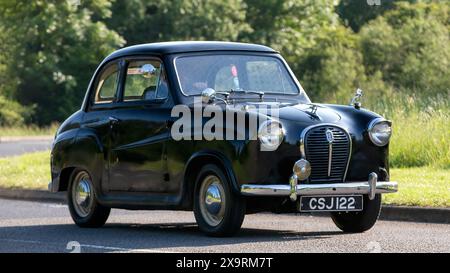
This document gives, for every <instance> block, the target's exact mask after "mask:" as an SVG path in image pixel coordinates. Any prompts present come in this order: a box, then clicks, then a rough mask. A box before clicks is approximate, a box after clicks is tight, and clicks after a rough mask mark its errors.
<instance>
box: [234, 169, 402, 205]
mask: <svg viewBox="0 0 450 273" xmlns="http://www.w3.org/2000/svg"><path fill="white" fill-rule="evenodd" d="M289 183H290V185H256V184H244V185H242V186H241V194H242V195H245V196H289V197H290V198H291V200H292V201H295V200H296V199H297V196H299V195H352V194H367V195H368V196H369V198H370V199H371V200H372V199H373V198H375V194H378V193H393V192H397V190H398V184H397V182H393V181H388V182H382V181H377V175H376V174H375V173H371V174H370V175H369V179H368V181H362V182H348V183H333V184H297V179H296V177H295V176H292V177H291V179H290V181H289Z"/></svg>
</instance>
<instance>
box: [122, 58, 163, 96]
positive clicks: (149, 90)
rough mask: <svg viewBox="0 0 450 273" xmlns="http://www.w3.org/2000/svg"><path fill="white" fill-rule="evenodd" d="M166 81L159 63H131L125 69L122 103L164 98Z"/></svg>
mask: <svg viewBox="0 0 450 273" xmlns="http://www.w3.org/2000/svg"><path fill="white" fill-rule="evenodd" d="M167 95H168V89H167V80H166V76H165V73H164V71H163V68H162V64H161V62H159V61H148V60H147V61H133V62H130V64H129V65H128V68H127V75H126V81H125V90H124V97H123V100H124V101H136V100H153V99H160V98H166V97H167Z"/></svg>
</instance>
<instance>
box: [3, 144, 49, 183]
mask: <svg viewBox="0 0 450 273" xmlns="http://www.w3.org/2000/svg"><path fill="white" fill-rule="evenodd" d="M49 181H50V152H49V151H46V152H38V153H31V154H25V155H21V156H14V157H7V158H0V187H2V188H9V189H41V190H45V189H47V185H48V182H49Z"/></svg>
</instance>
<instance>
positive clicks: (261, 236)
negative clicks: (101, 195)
mask: <svg viewBox="0 0 450 273" xmlns="http://www.w3.org/2000/svg"><path fill="white" fill-rule="evenodd" d="M78 246H79V250H80V251H81V252H157V253H161V252H162V253H165V252H188V253H191V252H450V225H446V224H426V223H411V222H393V221H379V222H378V223H377V225H376V226H375V227H374V228H373V229H372V230H370V231H368V232H366V233H363V234H344V233H342V232H341V231H339V230H338V229H337V228H336V227H335V226H334V224H333V223H332V221H331V220H330V219H329V218H328V217H312V216H298V215H294V214H290V215H276V214H254V215H248V216H247V217H246V219H245V222H244V224H243V229H242V231H241V232H240V233H239V234H238V235H237V236H236V237H232V238H210V237H206V236H204V235H203V234H202V233H200V231H199V230H198V228H197V225H196V224H195V221H194V217H193V214H192V213H191V212H174V211H126V210H113V211H112V213H111V216H110V218H109V220H108V222H107V224H106V225H105V226H104V227H103V228H99V229H81V228H78V227H76V226H75V225H74V224H73V223H72V220H71V219H70V216H69V212H68V209H67V206H66V205H63V204H56V203H37V202H27V201H16V200H5V199H0V252H71V251H73V250H78Z"/></svg>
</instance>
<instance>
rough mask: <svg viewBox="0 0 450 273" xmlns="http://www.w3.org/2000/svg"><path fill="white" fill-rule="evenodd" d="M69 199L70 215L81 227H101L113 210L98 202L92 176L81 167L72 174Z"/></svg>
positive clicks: (68, 191)
mask: <svg viewBox="0 0 450 273" xmlns="http://www.w3.org/2000/svg"><path fill="white" fill-rule="evenodd" d="M67 201H68V206H69V211H70V215H71V216H72V219H73V221H74V222H75V224H76V225H78V226H79V227H87V228H95V227H101V226H103V225H104V224H105V223H106V220H107V219H108V217H109V213H110V211H111V208H108V207H104V206H102V205H100V204H99V203H98V200H97V196H96V194H95V189H94V185H93V183H92V179H91V176H90V175H89V173H88V172H87V171H85V170H81V169H76V170H74V171H73V173H72V175H71V176H70V180H69V187H68V190H67Z"/></svg>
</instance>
